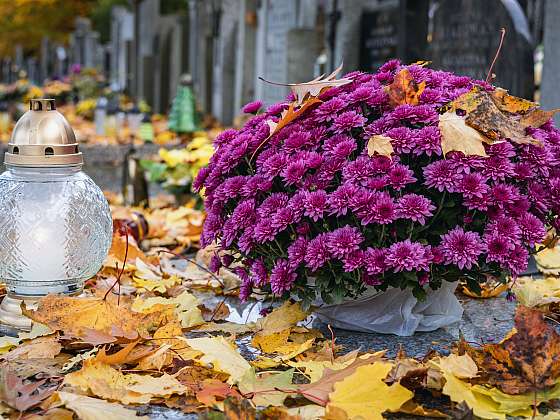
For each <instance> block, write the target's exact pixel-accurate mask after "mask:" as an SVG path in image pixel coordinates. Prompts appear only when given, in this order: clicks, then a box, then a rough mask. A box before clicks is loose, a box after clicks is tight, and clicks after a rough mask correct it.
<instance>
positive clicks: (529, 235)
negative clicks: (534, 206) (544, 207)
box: [518, 213, 546, 246]
mask: <svg viewBox="0 0 560 420" xmlns="http://www.w3.org/2000/svg"><path fill="white" fill-rule="evenodd" d="M518 221H519V227H520V228H521V234H522V236H523V239H524V240H525V241H526V242H527V243H528V244H529V245H531V246H534V245H535V244H536V243H539V242H541V241H542V240H543V239H544V237H545V236H546V229H545V227H544V223H543V222H542V221H541V220H540V219H539V218H538V217H536V216H534V215H533V214H531V213H525V214H523V215H522V216H521V217H520V218H519V220H518Z"/></svg>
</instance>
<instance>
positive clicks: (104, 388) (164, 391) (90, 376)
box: [64, 359, 187, 404]
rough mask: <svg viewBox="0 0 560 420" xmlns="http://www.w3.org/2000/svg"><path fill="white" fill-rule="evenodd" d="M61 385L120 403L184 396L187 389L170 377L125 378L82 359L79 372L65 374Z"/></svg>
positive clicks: (121, 374) (97, 363)
mask: <svg viewBox="0 0 560 420" xmlns="http://www.w3.org/2000/svg"><path fill="white" fill-rule="evenodd" d="M64 384H66V385H69V386H72V387H75V388H78V389H79V390H80V391H82V392H91V394H93V395H95V396H98V397H101V398H103V399H109V400H114V401H120V402H122V403H123V404H146V403H148V402H150V400H151V399H152V398H155V397H159V398H164V397H168V396H170V395H172V394H184V393H185V392H186V390H187V388H186V387H185V386H184V385H182V384H181V383H180V382H179V381H177V379H175V378H174V377H173V376H170V375H167V374H163V375H162V376H160V377H153V376H147V375H137V374H127V375H125V374H123V373H121V372H119V371H118V370H116V369H113V368H112V367H111V366H109V365H106V364H105V363H101V362H99V361H97V360H95V359H87V360H85V361H84V364H83V366H82V369H80V370H78V371H76V372H72V373H69V374H68V375H66V377H65V378H64Z"/></svg>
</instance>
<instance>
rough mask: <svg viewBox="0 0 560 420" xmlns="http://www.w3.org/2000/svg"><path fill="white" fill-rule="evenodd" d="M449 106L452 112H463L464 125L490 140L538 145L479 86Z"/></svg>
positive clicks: (509, 114)
mask: <svg viewBox="0 0 560 420" xmlns="http://www.w3.org/2000/svg"><path fill="white" fill-rule="evenodd" d="M451 106H452V110H457V109H461V110H463V111H465V112H466V113H467V115H466V118H465V121H466V123H467V124H468V125H469V126H470V127H473V128H475V129H476V130H478V131H480V132H481V133H483V134H484V135H485V136H486V137H488V138H489V139H491V140H494V141H497V140H503V139H510V140H511V141H513V142H515V143H520V144H537V145H540V142H539V141H538V140H537V139H535V138H533V137H531V136H528V135H527V134H526V133H525V128H526V126H524V125H523V124H521V122H520V121H518V120H517V119H516V118H515V116H514V115H513V114H511V113H509V112H504V111H502V110H501V109H500V108H499V107H498V106H497V105H496V103H495V102H494V100H493V98H492V93H491V92H488V91H486V90H485V89H483V88H482V87H480V86H475V87H474V88H472V89H471V90H470V91H469V92H467V93H465V94H463V95H461V96H459V97H458V98H457V99H455V100H454V101H453V102H452V103H451Z"/></svg>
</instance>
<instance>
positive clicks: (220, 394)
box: [196, 379, 241, 407]
mask: <svg viewBox="0 0 560 420" xmlns="http://www.w3.org/2000/svg"><path fill="white" fill-rule="evenodd" d="M200 387H201V389H200V390H199V391H198V392H197V393H196V399H197V400H198V401H200V402H201V403H202V404H204V405H205V406H207V407H223V401H224V400H225V399H226V398H228V397H233V398H241V394H240V393H239V392H237V391H236V390H235V389H234V388H232V387H231V386H230V385H228V384H226V383H225V382H222V381H219V380H217V379H205V380H204V381H202V384H200ZM218 399H219V401H218Z"/></svg>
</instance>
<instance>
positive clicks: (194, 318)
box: [131, 291, 204, 328]
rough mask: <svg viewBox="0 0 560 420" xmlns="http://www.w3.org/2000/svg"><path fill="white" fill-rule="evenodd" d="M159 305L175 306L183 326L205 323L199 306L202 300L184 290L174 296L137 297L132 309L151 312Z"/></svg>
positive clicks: (189, 326)
mask: <svg viewBox="0 0 560 420" xmlns="http://www.w3.org/2000/svg"><path fill="white" fill-rule="evenodd" d="M158 305H163V306H167V305H171V306H172V307H174V308H175V314H176V315H177V318H178V319H179V320H180V321H181V325H182V327H183V328H191V327H195V326H197V325H201V324H204V320H203V319H202V312H201V311H200V309H199V308H198V305H200V301H199V300H198V299H197V298H196V297H194V296H193V295H192V294H190V293H189V292H187V291H184V292H182V293H181V294H180V295H178V296H175V297H174V298H163V297H159V296H158V297H149V298H147V299H141V298H136V300H134V302H133V303H132V307H131V308H132V310H133V311H135V312H142V313H150V312H152V308H154V307H155V308H156V309H157V308H158Z"/></svg>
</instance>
